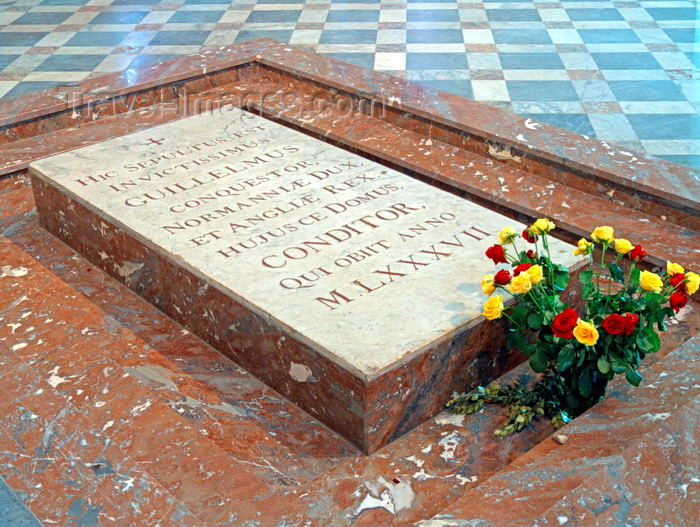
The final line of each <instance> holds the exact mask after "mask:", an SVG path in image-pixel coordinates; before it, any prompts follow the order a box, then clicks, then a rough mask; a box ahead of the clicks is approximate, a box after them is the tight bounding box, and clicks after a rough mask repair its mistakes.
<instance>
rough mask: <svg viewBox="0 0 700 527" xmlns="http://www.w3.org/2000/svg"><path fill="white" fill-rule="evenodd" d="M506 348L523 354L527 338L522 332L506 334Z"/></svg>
mask: <svg viewBox="0 0 700 527" xmlns="http://www.w3.org/2000/svg"><path fill="white" fill-rule="evenodd" d="M507 338H508V346H510V347H511V348H518V349H519V350H520V351H522V352H525V351H526V349H525V348H526V347H527V344H528V342H527V336H526V335H525V333H523V332H522V331H517V330H516V331H513V332H511V333H509V334H508V337H507Z"/></svg>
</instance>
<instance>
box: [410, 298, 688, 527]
mask: <svg viewBox="0 0 700 527" xmlns="http://www.w3.org/2000/svg"><path fill="white" fill-rule="evenodd" d="M694 308H695V311H696V313H697V305H695V306H694ZM699 346H700V337H694V338H693V339H691V340H689V341H688V342H686V343H685V344H683V345H681V346H680V347H679V348H678V349H675V350H673V351H671V352H670V353H668V355H666V356H664V357H662V358H660V359H658V360H657V361H655V362H652V363H651V364H650V365H648V366H646V367H644V368H643V369H642V374H643V375H644V378H645V380H644V381H643V384H642V385H641V386H640V387H638V388H634V387H632V386H629V385H626V384H625V383H624V381H620V380H617V379H616V380H615V381H614V382H613V384H612V386H611V388H610V389H609V393H608V396H607V397H606V399H604V400H603V401H602V402H601V403H599V404H598V405H596V406H595V407H593V408H592V409H590V410H589V411H588V412H586V413H585V414H584V415H582V416H581V417H579V418H577V419H575V420H574V421H572V422H571V423H569V424H568V425H567V426H566V427H564V428H563V429H562V430H561V431H560V432H559V433H561V434H565V435H566V436H567V437H568V441H567V442H566V443H565V444H564V445H558V444H557V443H555V442H554V441H553V440H551V439H547V440H545V441H543V442H542V443H540V444H538V445H537V446H535V447H534V448H532V449H531V450H530V451H528V452H527V453H526V454H524V455H523V456H521V457H519V458H518V459H516V460H514V461H513V462H512V463H511V464H509V465H508V466H506V467H504V468H503V470H501V471H499V472H498V473H496V474H494V475H493V476H491V477H490V478H489V479H488V480H486V481H484V482H483V483H482V484H481V485H479V486H478V487H476V488H474V489H471V490H470V491H468V492H466V493H465V494H464V495H463V496H461V497H460V498H459V499H458V500H456V501H454V502H453V503H451V504H450V505H449V506H448V507H446V508H445V509H444V510H443V511H441V512H440V513H439V514H437V515H436V516H434V517H433V518H432V519H431V520H426V521H423V522H422V523H417V525H419V526H421V527H428V526H433V525H435V526H438V525H444V526H445V527H447V526H453V525H454V526H459V527H461V526H462V525H471V524H472V523H473V522H481V523H480V525H484V526H485V527H486V526H489V525H492V526H494V527H495V526H499V525H523V526H524V525H533V524H534V523H537V520H538V519H545V518H547V519H548V521H552V518H553V517H554V516H556V517H557V518H558V517H559V516H562V515H565V514H564V511H565V510H567V509H566V505H567V504H569V505H570V504H571V503H572V500H571V499H569V498H568V496H570V495H571V496H573V495H577V496H578V495H580V494H585V491H586V490H591V489H594V488H595V485H594V484H593V482H594V481H595V478H599V477H602V478H603V479H604V478H605V477H608V475H609V474H616V475H617V476H620V474H617V472H615V471H616V469H617V468H619V464H620V463H621V462H624V463H626V464H629V463H630V459H631V458H634V457H636V456H637V455H638V453H639V451H640V448H641V449H642V450H643V447H640V446H639V445H648V444H650V441H651V440H653V439H650V438H656V437H661V436H662V435H664V434H668V433H669V428H668V427H672V429H674V428H673V427H675V429H678V428H679V427H680V428H682V427H686V429H688V430H690V429H692V428H693V427H694V425H693V422H694V420H696V419H697V403H698V401H699V400H700V398H699V397H698V396H699V395H700V383H698V366H699V365H700V359H699V358H698V347H699ZM674 433H675V434H676V438H677V439H678V434H680V432H674ZM681 439H682V438H681ZM660 444H663V442H661V443H660ZM685 445H686V446H688V447H690V446H691V445H692V443H691V442H686V443H685ZM681 446H682V445H681ZM681 446H679V448H681ZM683 448H685V447H683ZM667 468H669V467H656V468H655V469H654V470H653V473H654V477H657V479H659V484H663V485H664V487H663V488H662V489H661V490H660V492H661V491H663V490H667V491H668V492H670V493H671V495H674V496H677V495H678V493H679V488H680V487H679V485H682V484H685V483H690V484H692V481H691V480H690V479H689V478H690V477H688V478H686V479H688V481H685V480H683V482H682V483H679V479H678V478H675V477H674V476H672V474H676V473H677V472H678V470H676V469H674V468H669V470H670V474H668V475H667V472H666V469H667ZM686 475H687V474H686ZM617 476H616V477H617ZM625 477H627V476H625ZM630 477H632V476H630ZM665 477H669V478H671V479H670V480H669V479H666V480H664V483H662V482H661V480H660V478H665ZM632 479H634V477H632ZM647 483H648V482H647ZM647 486H648V485H647ZM681 490H682V489H681ZM635 492H636V491H635ZM562 500H563V501H562ZM560 502H561V504H560ZM516 503H517V507H515V506H514V504H516ZM644 503H646V504H647V505H649V503H653V502H649V501H648V500H645V501H644ZM552 511H554V512H552ZM553 515H554V516H553ZM576 519H580V518H576ZM572 520H573V518H572ZM431 521H432V522H433V523H431ZM567 521H568V520H567ZM618 521H619V519H618ZM440 522H443V523H440ZM632 523H634V522H632ZM542 524H543V525H546V524H547V523H542ZM574 524H576V523H574ZM583 524H585V525H587V524H589V523H585V522H584V523H583ZM602 524H606V523H605V522H603V523H602ZM555 525H556V523H555Z"/></svg>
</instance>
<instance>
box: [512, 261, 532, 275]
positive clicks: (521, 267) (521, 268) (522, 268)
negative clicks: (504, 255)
mask: <svg viewBox="0 0 700 527" xmlns="http://www.w3.org/2000/svg"><path fill="white" fill-rule="evenodd" d="M530 267H532V264H531V263H521V264H518V265H516V266H515V269H513V276H518V275H519V274H520V273H524V272H525V271H527V270H528V269H529V268H530Z"/></svg>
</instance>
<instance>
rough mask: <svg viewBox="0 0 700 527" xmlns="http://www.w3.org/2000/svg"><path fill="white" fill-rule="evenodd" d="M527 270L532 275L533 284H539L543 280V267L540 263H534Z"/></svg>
mask: <svg viewBox="0 0 700 527" xmlns="http://www.w3.org/2000/svg"><path fill="white" fill-rule="evenodd" d="M525 272H526V273H527V274H528V275H530V282H532V283H533V284H537V283H539V282H540V280H542V267H541V266H539V265H533V266H532V267H530V268H529V269H528V270H527V271H525Z"/></svg>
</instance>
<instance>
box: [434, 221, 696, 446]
mask: <svg viewBox="0 0 700 527" xmlns="http://www.w3.org/2000/svg"><path fill="white" fill-rule="evenodd" d="M554 228H555V225H554V223H552V222H551V221H550V220H549V219H547V218H542V219H539V220H537V221H536V222H535V223H534V224H533V225H532V226H530V227H528V228H526V229H525V230H524V231H523V232H522V234H521V235H518V233H516V232H515V231H514V230H513V228H511V227H505V228H504V229H503V230H502V231H501V232H500V234H499V242H500V243H498V244H496V245H493V246H492V247H489V248H488V249H487V251H486V256H487V257H489V258H490V259H491V260H493V262H494V264H496V265H501V264H503V265H502V266H501V268H500V269H498V270H497V272H495V274H487V275H485V276H484V278H483V280H482V284H481V286H482V290H483V292H484V293H485V294H486V295H489V299H488V300H487V301H486V303H485V304H484V311H483V314H484V316H485V317H486V318H487V319H489V320H494V319H498V318H500V317H501V316H505V317H507V318H508V320H509V321H510V327H509V330H508V334H507V344H508V346H509V347H517V348H519V349H520V350H521V351H522V352H523V353H524V354H525V355H527V356H528V357H529V363H530V366H531V368H532V369H533V370H534V371H535V372H537V373H539V374H541V375H540V376H539V379H538V381H537V383H536V384H535V385H534V387H532V388H529V389H528V388H525V387H522V386H519V385H517V384H515V385H510V386H505V387H499V386H496V385H490V386H488V387H486V388H483V387H478V388H477V389H476V390H474V391H473V392H471V393H469V394H466V395H460V396H457V397H455V398H453V399H452V400H450V401H448V403H447V407H448V408H449V409H450V410H451V411H453V412H455V413H473V412H476V411H479V410H481V409H482V408H483V407H484V403H497V404H501V405H504V406H508V407H509V412H508V415H507V417H506V421H505V423H504V426H503V427H502V429H499V430H497V431H496V435H498V436H501V437H504V436H506V435H509V434H512V433H513V432H517V431H519V430H522V429H523V428H525V427H526V426H528V425H529V424H530V423H531V422H532V420H533V419H534V418H535V417H536V416H537V415H544V416H547V417H549V418H550V419H551V420H552V423H553V424H554V427H555V428H560V427H561V426H563V425H564V424H565V423H566V422H567V421H569V420H570V419H572V418H574V417H577V416H578V415H580V414H581V413H583V412H584V411H585V410H587V409H588V408H590V407H591V406H593V405H594V404H596V403H597V402H598V401H600V400H601V399H602V398H603V396H604V395H605V389H606V387H607V384H608V382H609V381H610V380H611V379H612V378H613V377H614V375H615V374H623V373H624V374H625V376H626V378H627V381H628V382H629V383H631V384H633V385H634V386H638V385H639V383H640V381H641V380H642V377H641V375H640V374H639V372H638V371H637V368H638V366H639V363H640V361H641V360H642V359H643V358H644V357H645V356H646V354H648V353H654V352H657V351H658V350H659V347H660V339H659V335H658V332H657V331H664V330H665V329H666V328H665V326H664V321H665V320H666V318H668V317H672V316H674V315H675V314H676V313H678V312H679V311H680V309H682V308H683V307H684V306H685V305H686V303H687V302H688V297H689V296H690V295H692V294H694V293H695V292H696V291H697V290H698V286H700V276H698V275H697V274H696V273H692V272H685V269H683V267H682V266H680V265H679V264H676V263H671V262H668V263H667V266H666V272H665V273H661V274H657V273H653V272H650V271H646V270H641V269H640V268H639V267H638V266H637V264H638V263H639V262H641V261H642V260H643V259H644V257H645V256H646V253H645V252H644V250H643V249H642V247H641V246H640V245H633V244H632V243H631V242H629V241H628V240H626V239H624V238H615V237H614V235H615V233H614V230H613V228H612V227H608V226H604V227H598V228H597V229H595V230H594V231H593V233H592V234H591V240H590V241H589V240H586V239H584V238H582V239H581V240H579V242H578V247H577V248H576V249H575V251H574V254H575V255H580V256H583V257H586V258H588V261H589V265H588V268H587V269H586V270H584V271H581V272H580V275H579V276H580V282H581V298H582V302H583V307H582V308H581V309H580V310H578V311H577V310H576V309H574V308H573V307H571V306H570V305H568V304H566V303H564V302H563V301H562V299H561V296H562V293H563V292H564V291H565V289H566V288H567V286H568V284H569V281H570V275H569V271H568V269H567V268H566V267H565V266H563V265H558V264H555V263H553V262H552V260H551V256H550V251H549V243H548V236H549V233H550V232H551V231H552V230H553V229H554ZM521 238H522V239H521ZM518 243H525V244H526V250H520V251H519V250H518V247H517V245H518ZM596 248H600V260H599V261H597V262H596V261H594V254H595V249H596ZM611 252H612V253H613V254H614V259H613V261H612V262H611V263H610V264H608V265H606V264H605V257H606V254H608V255H609V254H610V253H611ZM623 258H626V259H629V260H630V264H629V269H628V271H627V272H626V273H625V272H624V271H623V269H622V268H621V266H620V265H621V263H622V259H623ZM604 270H606V271H607V272H606V273H605V276H604ZM498 291H507V292H508V293H510V294H511V295H513V297H514V298H515V305H514V306H513V307H512V308H511V309H506V308H504V305H503V296H502V295H501V294H494V293H496V292H498Z"/></svg>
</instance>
